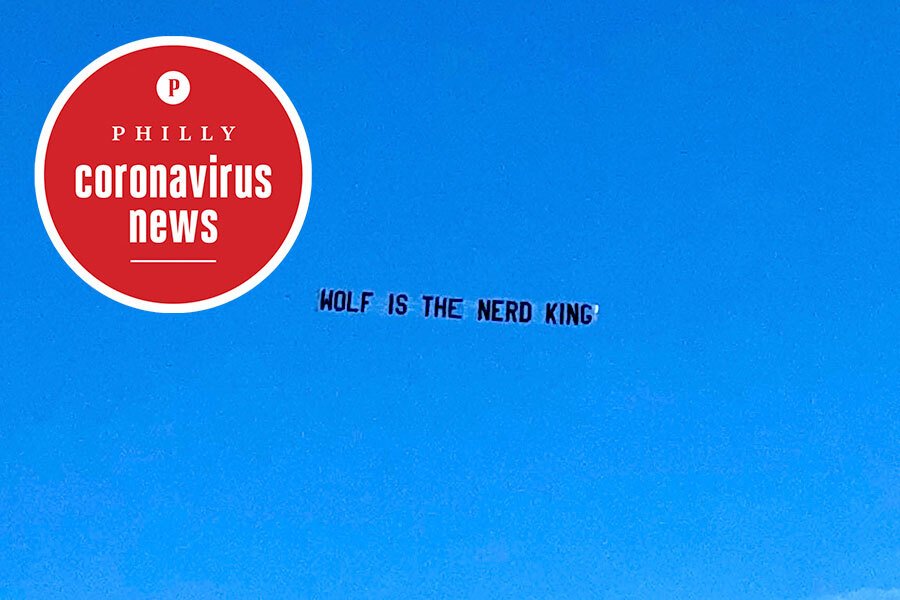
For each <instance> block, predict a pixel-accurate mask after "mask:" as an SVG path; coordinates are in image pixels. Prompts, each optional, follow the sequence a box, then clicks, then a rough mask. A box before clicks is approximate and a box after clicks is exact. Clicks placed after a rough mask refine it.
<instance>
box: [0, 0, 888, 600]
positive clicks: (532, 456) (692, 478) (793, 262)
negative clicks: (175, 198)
mask: <svg viewBox="0 0 900 600" xmlns="http://www.w3.org/2000/svg"><path fill="white" fill-rule="evenodd" d="M433 4H434V6H430V7H425V6H418V7H413V6H400V5H393V4H391V5H385V6H376V5H375V4H374V3H368V2H366V3H356V4H348V5H347V4H341V5H338V3H321V4H284V5H282V4H271V3H265V2H261V3H225V2H215V3H205V4H197V5H194V4H192V3H185V2H154V3H147V4H146V5H142V6H137V5H136V3H133V2H110V3H105V4H103V5H102V6H101V5H79V4H77V3H63V2H53V3H44V4H32V3H13V2H9V1H5V2H4V4H3V6H2V8H0V22H2V23H3V25H4V27H3V30H4V31H3V36H2V38H0V56H2V71H0V75H2V76H0V123H2V125H0V127H2V130H0V133H2V135H0V182H2V186H3V187H2V192H3V193H2V211H3V212H2V218H0V256H2V257H3V259H2V262H0V264H2V266H0V269H2V282H3V283H2V292H0V340H2V341H0V395H2V401H0V597H3V598H11V599H12V598H146V599H149V598H191V599H193V598H198V599H206V598H245V597H246V598H310V599H312V598H321V599H331V598H335V599H343V598H350V599H357V598H359V599H368V598H384V599H395V598H486V599H492V598H510V599H525V598H548V599H556V598H584V599H591V598H610V599H612V598H650V599H658V598H698V599H718V598H760V599H768V598H810V597H812V598H819V597H825V596H828V595H830V594H837V593H845V592H847V591H851V590H856V589H860V588H874V589H881V590H890V589H891V588H895V587H900V451H898V442H900V404H898V391H900V389H898V388H900V351H898V326H900V302H898V297H897V294H898V282H900V261H898V247H900V246H898V242H900V233H898V231H900V218H898V209H900V201H898V193H900V171H898V159H900V151H898V136H900V122H898V115H900V111H898V108H900V107H898V98H900V96H898V74H900V42H898V40H900V37H898V34H900V9H898V6H897V4H896V3H895V2H883V3H879V2H866V3H862V2H855V3H854V2H831V3H822V2H812V1H806V2H796V3H790V6H786V4H788V3H783V2H749V1H747V2H738V1H734V2H698V3H694V6H693V7H691V6H683V5H680V4H674V3H672V4H669V3H652V4H650V5H648V6H646V7H643V8H636V7H633V6H623V5H621V3H608V4H607V5H604V6H601V5H600V4H599V3H593V2H583V3H572V4H570V3H556V4H554V3H550V4H552V6H549V7H548V6H545V4H547V3H528V4H523V5H519V6H518V7H514V6H512V5H509V4H508V3H505V2H495V3H485V2H471V3H433ZM154 35H192V36H197V37H203V38H208V39H211V40H214V41H218V42H220V43H223V44H226V45H229V46H231V47H233V48H235V49H236V50H238V51H240V52H242V53H244V54H246V55H247V56H249V57H251V58H252V59H254V60H255V61H256V62H258V63H259V64H261V65H262V66H263V67H264V68H265V69H267V70H268V71H269V72H270V73H271V74H272V75H273V76H274V77H275V78H276V79H277V80H278V81H279V82H280V83H281V85H282V86H283V87H284V89H285V90H286V91H287V92H288V94H289V95H290V96H291V98H292V99H293V101H294V103H295V104H296V106H297V108H298V111H299V113H300V115H301V118H302V119H303V122H304V124H305V126H306V130H307V133H308V135H309V139H310V143H311V147H312V156H313V165H314V172H315V177H314V185H313V193H312V202H311V205H310V210H309V215H308V218H307V220H306V223H305V225H304V227H303V231H302V232H301V234H300V237H299V239H298V241H297V243H296V245H295V246H294V249H293V251H292V252H291V254H290V255H289V256H288V258H287V259H286V260H285V262H284V263H283V264H282V265H281V266H280V267H279V268H278V269H277V271H276V272H275V273H274V274H273V275H272V276H270V277H269V278H268V279H267V280H266V281H265V282H264V283H263V284H261V285H260V286H259V287H258V288H256V289H255V290H253V291H252V292H251V293H249V294H247V295H245V296H244V297H242V298H240V299H239V300H236V301H234V302H232V303H230V304H228V305H226V306H223V307H220V308H217V309H215V310H211V311H208V312H204V313H199V314H192V315H180V316H179V315H158V314H150V313H144V312H140V311H136V310H133V309H130V308H126V307H124V306H120V305H118V304H116V303H114V302H112V301H110V300H108V299H106V298H105V297H103V296H101V295H100V294H98V293H97V292H95V291H93V290H92V289H90V288H89V287H88V286H87V285H86V284H84V283H83V282H82V281H81V280H80V279H78V277H77V276H76V275H75V274H74V273H72V272H71V271H70V270H69V269H68V267H66V265H65V264H64V263H63V261H62V260H61V259H60V258H59V256H58V255H57V253H56V251H55V250H54V249H53V247H52V245H51V243H50V241H49V239H48V237H47V236H46V234H45V232H44V229H43V226H42V224H41V221H40V217H39V215H38V211H37V207H36V204H35V199H34V190H33V165H34V151H35V147H36V144H37V138H38V134H39V132H40V128H41V125H42V123H43V120H44V118H45V116H46V114H47V112H48V111H49V109H50V106H51V104H52V103H53V101H54V100H55V99H56V97H57V95H58V94H59V92H60V91H61V90H62V89H63V87H64V86H65V85H66V83H68V81H69V80H70V79H71V78H72V77H73V76H74V75H75V74H76V73H77V72H78V71H79V70H80V69H81V68H82V67H84V66H85V65H86V64H88V63H89V62H90V61H92V60H93V59H94V58H96V57H97V56H99V55H101V54H103V53H104V52H106V51H108V50H110V49H112V48H114V47H116V46H119V45H121V44H124V43H126V42H129V41H133V40H135V39H139V38H144V37H149V36H154ZM323 285H333V286H346V287H351V288H354V289H361V288H364V287H365V288H370V289H374V290H376V291H378V292H380V293H385V292H387V291H405V292H409V293H429V292H435V293H455V294H460V295H463V296H465V297H467V298H469V299H474V298H477V297H478V296H482V295H485V296H486V295H505V296H512V297H521V298H530V299H533V300H549V299H557V298H560V299H577V300H588V301H592V302H597V303H599V304H600V305H601V307H602V318H601V319H600V321H599V323H598V324H597V326H596V327H592V328H589V329H585V330H577V329H555V328H552V327H544V326H540V325H536V326H529V327H516V326H503V325H496V324H488V325H485V324H480V323H475V322H471V321H464V322H462V323H456V322H445V321H430V320H427V321H426V320H424V319H422V318H407V319H405V320H392V319H388V318H382V317H377V316H367V317H362V316H355V317H351V316H346V315H342V316H338V315H325V314H319V313H316V312H315V310H314V298H315V292H316V290H317V289H318V288H319V287H320V286H323ZM897 593H900V592H890V591H882V592H876V591H873V592H871V593H870V595H867V596H865V597H866V598H870V597H871V598H876V597H877V598H888V597H890V598H895V597H897V596H896V595H895V594H897ZM845 597H847V598H850V597H851V596H845ZM854 597H856V598H862V597H863V596H862V595H861V594H858V595H857V596H854Z"/></svg>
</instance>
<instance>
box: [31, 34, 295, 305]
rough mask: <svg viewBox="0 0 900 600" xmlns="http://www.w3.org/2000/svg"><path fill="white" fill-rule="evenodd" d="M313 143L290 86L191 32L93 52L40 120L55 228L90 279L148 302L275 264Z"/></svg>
mask: <svg viewBox="0 0 900 600" xmlns="http://www.w3.org/2000/svg"><path fill="white" fill-rule="evenodd" d="M310 184H311V163H310V154H309V143H308V141H307V139H306V133H305V131H304V129H303V124H302V123H301V122H300V117H299V116H298V115H297V111H296V109H294V106H293V104H291V101H290V99H289V98H288V97H287V94H285V93H284V90H282V89H281V87H280V86H279V85H278V84H277V83H276V82H275V80H274V79H272V77H271V76H270V75H269V74H268V73H266V72H265V71H264V70H263V69H262V68H261V67H260V66H259V65H257V64H256V63H254V62H253V61H251V60H250V59H248V58H247V57H245V56H243V55H242V54H240V53H238V52H236V51H234V50H231V49H230V48H226V47H225V46H221V45H219V44H215V43H213V42H209V41H206V40H200V39H196V38H187V37H158V38H149V39H145V40H140V41H137V42H133V43H131V44H127V45H125V46H122V47H120V48H117V49H115V50H113V51H111V52H109V53H107V54H105V55H103V56H102V57H100V58H98V59H97V60H96V61H94V62H93V63H91V64H90V65H88V66H87V67H86V68H85V69H84V70H83V71H81V73H79V74H78V76H76V77H75V79H73V80H72V82H71V83H69V85H68V86H66V88H65V90H63V92H62V94H61V95H60V96H59V98H58V99H57V100H56V103H55V104H54V105H53V108H52V109H51V111H50V115H49V116H48V117H47V121H46V122H45V123H44V128H43V130H42V131H41V137H40V141H39V143H38V150H37V157H36V159H35V189H36V191H37V199H38V206H39V208H40V212H41V217H42V219H43V221H44V226H45V227H46V228H47V233H48V234H49V235H50V238H51V239H52V240H53V244H54V246H56V249H57V251H59V253H60V255H61V256H62V257H63V258H64V259H65V261H66V263H67V264H68V265H69V266H70V267H71V268H72V269H73V270H74V271H75V272H76V273H77V274H78V275H79V276H80V277H81V278H82V279H83V280H84V281H86V282H87V283H88V284H89V285H91V287H93V288H94V289H96V290H97V291H99V292H101V293H103V294H105V295H106V296H108V297H110V298H112V299H113V300H116V301H118V302H121V303H123V304H126V305H128V306H132V307H134V308H139V309H143V310H149V311H155V312H191V311H197V310H204V309H207V308H212V307H214V306H218V305H220V304H224V303H225V302H228V301H230V300H233V299H235V298H237V297H238V296H240V295H242V294H244V293H245V292H247V291H249V290H250V289H252V288H253V287H254V286H255V285H257V284H258V283H259V282H261V281H262V280H263V279H265V278H266V276H268V275H269V273H271V272H272V271H273V270H274V269H275V267H277V266H278V264H279V263H280V262H281V260H282V259H283V258H284V257H285V256H286V255H287V253H288V251H289V250H290V249H291V246H292V245H293V243H294V240H295V239H296V238H297V234H298V233H299V231H300V227H301V225H302V224H303V219H304V217H305V216H306V210H307V207H308V205H309V195H310Z"/></svg>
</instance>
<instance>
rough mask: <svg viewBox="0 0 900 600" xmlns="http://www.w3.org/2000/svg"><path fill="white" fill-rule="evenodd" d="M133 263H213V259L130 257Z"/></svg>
mask: <svg viewBox="0 0 900 600" xmlns="http://www.w3.org/2000/svg"><path fill="white" fill-rule="evenodd" d="M129 262H133V263H214V262H216V261H215V259H206V258H179V259H176V258H132V259H131V261H129Z"/></svg>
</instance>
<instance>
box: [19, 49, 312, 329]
mask: <svg viewBox="0 0 900 600" xmlns="http://www.w3.org/2000/svg"><path fill="white" fill-rule="evenodd" d="M160 46H186V47H189V48H200V49H202V50H209V51H210V52H214V53H216V54H219V55H221V56H224V57H225V58H229V59H231V60H233V61H235V62H236V63H238V64H240V65H241V66H243V67H245V68H246V69H247V70H249V71H250V72H251V73H253V74H254V75H255V76H256V77H258V78H259V79H260V81H262V82H263V83H264V84H265V85H266V87H268V88H269V90H270V91H271V92H272V93H273V94H275V97H276V98H277V99H278V101H279V102H280V103H281V105H282V107H283V108H284V110H285V112H286V113H287V115H288V118H290V120H291V124H292V125H293V126H294V133H295V134H296V136H297V143H298V145H299V146H300V164H301V169H302V180H301V184H300V204H299V206H298V207H297V214H296V215H295V216H294V222H293V223H292V224H291V228H290V230H289V231H288V234H287V237H286V238H285V239H284V242H282V244H281V246H280V247H279V248H278V251H277V252H276V253H275V254H274V256H272V258H270V259H269V262H267V263H266V264H265V265H264V266H263V267H262V269H260V270H259V271H257V272H256V273H255V274H254V275H253V276H252V277H250V278H249V279H247V281H244V282H243V283H241V284H240V285H238V286H237V287H235V288H232V289H231V290H229V291H227V292H225V293H223V294H219V295H218V296H213V297H212V298H206V299H204V300H195V301H193V302H181V303H167V302H151V301H149V300H142V299H140V298H135V297H133V296H129V295H128V294H124V293H122V292H120V291H118V290H116V289H113V288H112V287H110V286H108V285H107V284H105V283H103V282H102V281H100V280H99V279H97V278H96V277H95V276H94V275H93V274H91V273H90V272H89V271H88V270H87V269H85V268H84V267H83V266H82V265H81V263H79V262H78V260H77V259H76V258H75V256H74V255H73V254H72V253H71V252H70V251H69V249H68V248H67V247H66V245H65V243H63V240H62V237H61V236H60V235H59V231H57V229H56V225H55V224H54V223H53V218H52V217H51V215H50V208H49V206H48V204H47V192H46V189H45V188H44V161H45V159H46V156H47V143H48V141H49V140H50V133H51V132H52V131H53V127H54V125H56V119H57V118H58V117H59V114H60V112H62V109H63V107H64V106H65V105H66V103H67V102H68V101H69V98H70V97H71V96H72V94H74V93H75V90H77V89H78V88H79V87H80V86H81V84H82V83H84V82H85V81H86V80H87V79H88V77H90V76H91V75H93V74H94V73H96V72H97V71H98V70H100V69H101V68H102V67H104V66H106V65H107V64H109V63H111V62H112V61H114V60H116V59H117V58H121V57H123V56H125V55H127V54H131V53H132V52H135V51H137V50H144V49H147V48H157V47H160ZM34 189H35V192H36V194H37V203H38V209H39V210H40V213H41V220H42V221H43V222H44V228H45V229H46V230H47V234H48V235H49V236H50V239H51V241H52V242H53V246H54V247H55V248H56V251H57V252H59V254H60V256H62V258H63V260H65V261H66V264H67V265H69V268H71V269H72V270H73V271H75V273H76V274H77V275H78V276H79V277H81V279H82V280H84V282H85V283H87V284H88V285H89V286H91V287H92V288H94V289H95V290H97V291H98V292H100V293H101V294H103V295H104V296H106V297H107V298H110V299H112V300H115V301H116V302H119V303H121V304H124V305H126V306H130V307H132V308H137V309H140V310H145V311H149V312H156V313H189V312H198V311H201V310H208V309H210V308H215V307H217V306H221V305H223V304H226V303H228V302H231V301H232V300H235V299H237V298H239V297H241V296H243V295H244V294H246V293H247V292H249V291H250V290H252V289H253V288H255V287H256V286H257V285H259V284H260V283H261V282H262V281H263V280H264V279H265V278H266V277H268V276H269V275H270V274H271V273H272V272H273V271H274V270H275V269H276V268H277V267H278V265H279V264H281V261H282V260H284V257H285V256H287V254H288V252H290V250H291V248H292V247H293V245H294V242H295V241H296V239H297V236H298V235H299V233H300V228H301V227H302V226H303V221H304V220H305V219H306V213H307V211H308V210H309V196H310V191H311V189H312V159H311V157H310V152H309V140H308V139H307V138H306V130H305V129H304V128H303V123H302V122H301V121H300V115H298V114H297V109H296V108H294V105H293V103H292V102H291V99H290V98H289V97H288V95H287V93H285V91H284V90H283V89H282V88H281V86H280V85H278V82H277V81H275V79H274V78H273V77H272V76H271V75H269V74H268V73H267V72H266V70H265V69H263V68H262V67H260V66H259V65H258V64H256V63H255V62H253V61H252V60H250V59H249V58H247V57H246V56H244V55H243V54H241V53H240V52H238V51H237V50H233V49H231V48H229V47H228V46H223V45H222V44H218V43H216V42H211V41H209V40H204V39H201V38H195V37H188V36H157V37H150V38H144V39H141V40H136V41H134V42H130V43H128V44H125V45H123V46H119V47H118V48H115V49H113V50H110V51H109V52H107V53H106V54H104V55H102V56H100V57H99V58H97V59H96V60H94V61H93V62H91V63H90V64H89V65H88V66H86V67H85V68H84V69H82V70H81V71H80V72H79V73H78V75H76V76H75V78H74V79H72V81H70V82H69V84H68V85H67V86H66V87H65V88H64V89H63V91H62V93H61V94H60V95H59V97H58V98H57V99H56V102H54V103H53V107H52V108H51V109H50V114H48V115H47V119H46V120H45V121H44V127H43V128H42V129H41V136H40V138H39V139H38V146H37V154H36V155H35V159H34Z"/></svg>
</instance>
